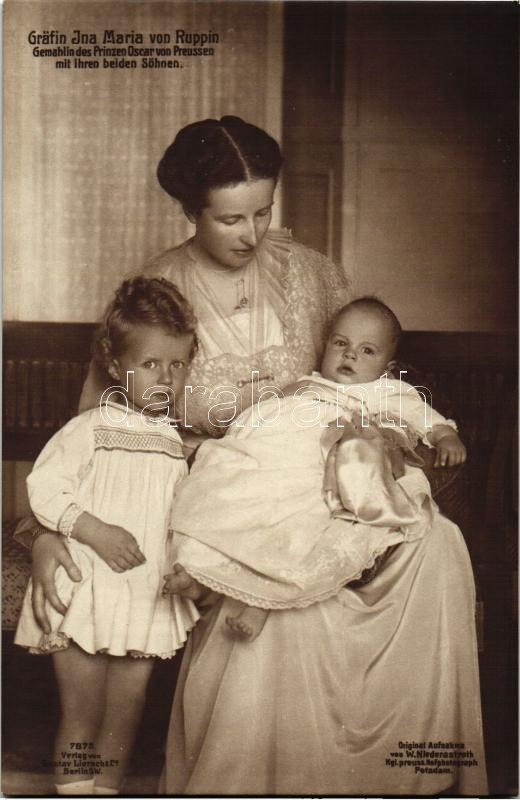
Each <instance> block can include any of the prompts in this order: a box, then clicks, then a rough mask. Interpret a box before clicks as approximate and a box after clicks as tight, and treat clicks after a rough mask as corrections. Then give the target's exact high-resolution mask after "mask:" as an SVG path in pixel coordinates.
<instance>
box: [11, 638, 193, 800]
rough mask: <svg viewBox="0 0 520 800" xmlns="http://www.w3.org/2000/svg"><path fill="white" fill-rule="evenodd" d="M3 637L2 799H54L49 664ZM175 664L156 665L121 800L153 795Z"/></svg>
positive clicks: (54, 703)
mask: <svg viewBox="0 0 520 800" xmlns="http://www.w3.org/2000/svg"><path fill="white" fill-rule="evenodd" d="M12 638H13V635H12V633H5V632H4V634H3V637H2V664H3V667H2V670H3V680H2V691H3V714H2V751H3V757H2V785H1V792H2V795H10V796H24V795H25V796H30V797H33V796H42V795H49V794H51V795H52V794H54V792H55V790H54V784H53V776H52V769H51V768H50V767H46V766H45V764H46V762H48V760H49V759H50V754H51V751H52V739H53V736H54V730H55V728H56V724H57V720H58V715H57V709H58V698H57V694H56V687H55V681H54V675H53V672H52V665H51V660H50V659H49V658H47V657H39V656H29V655H28V654H27V653H25V652H24V651H22V650H21V649H20V648H18V647H15V646H14V645H13V643H12ZM179 664H180V659H179V658H176V659H174V660H173V662H171V661H169V662H157V664H156V666H155V669H154V672H153V675H152V679H151V681H150V685H149V689H148V696H147V704H146V708H145V711H144V714H143V722H142V724H141V727H140V729H139V732H138V735H137V741H136V744H135V747H134V754H133V757H132V762H131V765H130V770H129V775H128V777H127V779H126V781H125V784H124V785H123V787H122V794H123V795H124V796H139V795H145V796H150V795H154V794H156V793H157V786H158V782H159V777H160V773H161V768H162V762H163V750H164V743H165V740H166V731H167V726H168V719H169V713H170V709H171V704H172V698H173V688H174V684H175V680H176V676H177V673H178V668H179Z"/></svg>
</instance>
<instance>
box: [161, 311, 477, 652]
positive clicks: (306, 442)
mask: <svg viewBox="0 0 520 800" xmlns="http://www.w3.org/2000/svg"><path fill="white" fill-rule="evenodd" d="M400 331H401V328H400V325H399V322H398V320H397V318H396V317H395V315H394V314H393V312H392V311H391V310H390V309H389V308H388V307H387V306H386V305H384V304H383V303H381V302H380V301H379V300H377V299H375V298H371V297H365V298H360V299H359V300H356V301H353V302H352V303H349V304H348V305H347V306H345V307H344V308H342V309H341V310H340V311H339V312H338V313H337V315H336V316H335V318H334V320H333V322H332V325H331V330H330V335H329V337H328V340H327V344H326V348H325V353H324V355H323V359H322V362H321V372H320V373H315V374H314V375H313V376H311V377H310V378H305V379H302V381H300V382H299V383H298V384H297V385H296V386H293V387H290V391H291V393H293V394H292V396H290V397H285V398H284V399H283V400H282V401H278V400H276V399H273V400H269V401H266V402H265V403H262V404H261V405H260V406H259V407H258V408H256V409H255V408H253V409H250V410H248V411H247V412H245V413H244V414H242V415H241V416H240V417H239V418H238V419H237V420H236V422H235V423H234V424H233V425H232V426H231V428H230V429H229V431H228V433H227V435H226V436H225V437H224V439H223V440H221V441H220V442H211V443H205V444H204V445H203V446H202V447H201V449H200V451H199V454H198V455H197V458H196V461H195V465H194V468H193V470H192V474H191V475H190V478H189V479H188V480H187V481H186V482H185V483H184V484H183V485H182V486H181V487H180V488H179V492H178V498H177V500H178V502H177V503H176V505H175V508H174V514H173V522H172V525H173V527H174V528H175V530H176V531H179V532H180V535H179V549H178V552H177V559H178V561H179V562H180V563H181V564H182V566H181V565H180V564H177V565H176V566H175V572H174V573H173V574H172V575H170V576H168V577H167V580H166V586H165V591H166V592H168V591H171V592H180V593H182V594H186V595H187V596H195V595H196V594H197V592H198V585H197V582H198V584H202V585H203V586H206V587H208V588H210V589H213V590H216V591H218V592H221V593H223V594H227V595H229V596H231V597H234V598H236V599H237V600H239V601H241V603H243V604H245V606H240V607H239V610H238V612H237V614H236V615H234V616H230V617H228V618H227V624H228V626H229V628H230V631H232V633H233V634H234V635H236V636H239V637H241V638H246V639H253V638H255V637H256V636H257V635H258V634H259V632H260V631H261V629H262V626H263V624H264V622H265V618H266V615H267V610H268V609H276V608H288V607H297V606H304V605H308V604H310V603H313V602H317V601H319V600H322V599H324V598H325V597H327V596H331V595H333V594H335V593H337V592H338V591H339V589H340V588H341V587H342V586H343V585H344V584H345V583H347V582H349V581H351V580H354V579H356V578H358V577H359V576H360V575H361V573H362V572H363V571H364V570H365V569H368V568H370V567H372V566H373V565H374V563H375V562H376V560H377V559H378V558H379V557H380V556H382V555H383V553H385V551H387V550H388V548H389V547H391V546H392V545H395V544H399V543H400V542H403V541H413V540H414V539H416V538H418V537H421V536H424V535H426V534H427V533H428V530H429V529H430V527H431V526H432V525H434V524H437V522H438V519H439V517H440V515H439V514H438V512H437V509H436V506H435V504H434V503H433V501H432V500H431V497H430V491H429V485H428V482H427V480H426V478H425V476H424V474H423V472H422V471H421V470H419V469H417V466H413V465H414V464H417V458H416V457H415V455H414V454H413V447H414V446H415V444H416V442H417V438H421V439H422V440H423V441H424V442H425V443H426V444H428V445H430V446H435V447H436V448H437V460H436V464H437V465H449V466H452V465H455V464H459V463H462V462H463V461H464V460H465V457H466V454H465V448H464V445H463V444H462V442H461V441H460V439H459V437H458V435H457V432H456V428H455V425H454V423H453V422H450V421H447V420H445V419H444V417H442V416H441V415H440V414H438V413H437V412H435V411H434V410H433V409H432V408H430V407H429V406H427V405H426V403H425V402H424V400H423V397H422V396H421V395H420V394H419V392H418V391H417V390H416V389H415V388H414V387H411V386H409V385H408V384H406V383H404V382H403V381H401V380H396V379H391V378H390V379H387V378H386V375H387V374H389V373H391V372H392V370H393V369H394V368H395V361H394V360H393V359H394V354H395V351H396V347H397V344H398V341H399V335H400ZM381 376H384V377H383V378H382V379H380V377H381ZM285 393H286V394H287V393H288V390H287V389H286V390H285ZM276 404H278V405H277V406H276ZM270 410H272V411H273V412H274V413H273V414H272V418H271V419H269V418H268V417H269V411H270ZM276 412H277V413H276ZM261 423H263V424H261ZM401 452H404V453H405V456H406V461H408V463H407V464H404V463H403V459H402V458H401V459H399V458H396V455H399V454H400V453H401ZM399 460H401V464H400V465H399ZM324 475H325V480H324ZM396 478H397V480H396ZM202 494H204V498H205V499H204V500H199V501H198V503H197V505H196V506H195V505H194V504H195V500H196V498H197V497H199V498H200V497H201V495H202Z"/></svg>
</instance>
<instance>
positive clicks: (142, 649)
mask: <svg viewBox="0 0 520 800" xmlns="http://www.w3.org/2000/svg"><path fill="white" fill-rule="evenodd" d="M187 474H188V468H187V465H186V461H185V459H184V456H183V452H182V442H181V439H180V437H179V434H178V432H177V430H176V428H175V427H174V426H172V425H170V424H168V423H162V424H160V423H159V422H157V421H154V420H153V418H150V417H141V414H140V413H138V412H135V411H132V410H129V411H128V412H126V409H124V408H123V407H122V406H120V405H116V404H112V403H109V404H107V405H105V406H103V409H102V410H101V409H100V408H99V407H98V408H95V409H93V410H91V411H87V412H85V413H84V414H81V415H79V416H78V417H75V418H74V419H72V420H71V421H70V422H69V423H68V424H67V425H65V427H64V428H62V429H61V430H60V431H58V433H57V434H56V435H55V436H53V438H52V439H51V440H50V442H48V444H47V445H46V447H45V448H44V449H43V451H42V452H41V454H40V456H39V457H38V459H37V461H36V463H35V466H34V469H33V471H32V472H31V474H30V476H29V478H28V481H27V483H28V491H29V499H30V503H31V508H32V510H33V512H34V514H35V516H36V517H37V518H38V520H39V521H40V522H41V523H42V524H43V525H45V526H46V527H48V528H50V529H51V530H54V531H60V532H61V533H67V531H68V529H69V528H71V527H72V525H73V523H74V521H75V520H76V519H77V517H78V515H79V513H81V511H87V512H89V513H90V514H93V515H94V516H96V517H98V518H99V519H101V520H102V521H103V522H106V523H108V524H112V525H118V526H120V527H122V528H124V529H125V530H127V531H129V532H130V533H131V534H132V535H133V536H134V537H135V539H136V540H137V542H138V544H139V547H140V548H141V551H142V552H143V553H144V555H145V557H146V562H145V563H144V564H142V565H140V566H138V567H134V568H133V569H129V570H127V571H126V572H123V573H117V572H114V571H113V570H112V569H111V568H110V567H109V566H108V565H107V564H106V563H105V562H104V561H103V560H102V559H101V558H99V556H97V555H96V553H95V552H94V550H92V549H91V548H90V547H88V546H86V545H82V544H80V543H79V542H76V541H74V539H71V540H70V541H69V542H68V544H67V547H68V549H69V552H70V554H71V556H72V558H73V560H74V561H75V563H76V564H77V565H78V567H79V569H80V571H81V575H82V579H81V581H80V582H78V583H75V582H73V581H71V580H70V578H69V577H68V575H67V573H66V572H65V570H64V568H63V567H61V566H60V567H59V568H58V570H57V572H56V587H57V591H58V594H59V596H60V598H61V600H62V602H63V603H64V604H65V605H66V606H67V612H66V614H65V615H64V616H62V615H61V614H59V613H58V612H57V611H55V610H54V609H53V608H52V607H51V606H50V604H49V603H47V614H48V616H49V620H50V623H51V627H52V632H51V633H50V634H49V635H46V634H44V633H43V631H42V630H41V628H40V627H39V626H38V624H37V622H36V620H35V618H34V614H33V612H32V607H31V596H32V583H29V586H28V588H27V592H26V595H25V599H24V604H23V608H22V613H21V616H20V620H19V623H18V629H17V632H16V637H15V642H16V643H17V644H19V645H22V646H23V647H27V648H29V649H30V650H31V652H36V653H46V652H52V651H55V650H60V649H64V648H65V647H68V645H69V643H70V640H73V641H74V642H75V643H76V644H78V645H79V646H80V647H81V648H82V649H83V650H85V651H86V652H88V653H96V652H106V653H108V654H110V655H114V656H123V655H126V654H131V655H137V656H141V655H142V656H159V657H161V658H169V657H171V656H173V655H174V653H175V651H176V650H177V649H178V648H179V647H181V646H182V645H183V644H184V642H185V641H186V637H187V633H188V631H189V630H190V629H191V628H192V627H193V625H194V624H195V622H196V621H197V619H198V613H197V610H196V608H195V606H194V605H193V603H192V602H191V601H186V600H183V599H181V598H179V597H173V596H168V597H163V596H162V594H161V589H162V585H163V576H164V575H165V574H166V573H167V572H169V571H171V567H172V564H173V561H172V557H171V546H172V541H171V539H172V533H171V531H170V530H169V527H168V526H169V518H170V512H171V505H172V498H173V490H174V486H175V484H176V483H178V481H179V480H181V479H182V478H184V477H185V476H186V475H187Z"/></svg>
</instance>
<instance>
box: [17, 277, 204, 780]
mask: <svg viewBox="0 0 520 800" xmlns="http://www.w3.org/2000/svg"><path fill="white" fill-rule="evenodd" d="M195 325H196V321H195V318H194V315H193V312H192V309H191V307H190V306H189V304H188V303H187V301H186V300H185V299H184V298H183V297H182V295H181V294H180V292H179V291H178V290H177V288H176V287H175V286H174V285H173V284H171V283H169V281H166V280H164V279H156V278H153V279H146V278H142V277H139V278H136V279H134V280H130V281H125V282H124V283H123V284H122V286H121V287H120V289H119V290H118V291H117V292H116V296H115V299H114V300H113V302H112V303H111V304H110V306H109V307H108V309H107V311H106V313H105V317H104V321H103V323H102V326H101V329H100V335H99V336H98V339H97V342H96V354H95V356H96V358H97V360H98V361H99V362H101V364H102V365H104V367H105V368H106V370H107V371H108V373H109V375H110V377H111V378H112V379H113V381H114V383H117V384H118V386H114V387H112V388H111V390H108V391H107V392H106V393H105V395H104V396H103V398H102V400H101V402H100V404H99V407H98V408H95V409H93V410H91V411H87V412H85V413H84V414H81V415H79V416H77V417H75V418H74V419H72V420H71V421H70V422H69V423H68V424H67V425H65V427H64V428H62V429H61V430H60V431H58V433H57V434H56V435H55V436H54V437H53V438H52V439H51V440H50V441H49V442H48V444H47V445H46V447H45V448H44V449H43V451H42V452H41V454H40V456H39V457H38V459H37V461H36V463H35V465H34V469H33V471H32V472H31V474H30V475H29V477H28V480H27V484H28V492H29V500H30V504H31V508H32V511H33V513H34V514H35V516H36V517H37V518H38V520H39V521H40V523H41V524H42V525H44V526H46V527H47V528H50V529H51V530H54V531H58V532H59V533H61V534H62V535H63V536H64V537H66V539H67V547H68V549H69V551H70V554H71V556H72V558H73V559H74V561H75V563H76V564H77V565H78V567H79V569H80V571H81V576H82V577H81V580H80V581H79V582H78V583H74V582H73V581H71V580H70V578H69V577H68V575H67V573H66V572H65V570H64V569H63V567H60V568H59V569H58V571H57V574H56V583H57V590H58V594H59V596H60V599H61V600H62V602H63V603H64V604H65V606H66V607H67V610H66V613H65V614H64V615H61V614H59V613H58V612H57V611H56V610H55V609H54V608H52V607H51V606H50V604H47V614H48V616H49V619H50V622H51V628H52V630H51V633H49V634H46V633H44V632H43V631H42V630H41V628H40V627H39V626H38V624H37V622H36V620H35V618H34V615H33V612H32V608H31V592H32V585H31V583H30V584H29V586H28V589H27V592H26V596H25V599H24V604H23V609H22V613H21V617H20V621H19V624H18V629H17V632H16V638H15V641H16V643H17V644H19V645H22V646H23V647H26V648H28V649H29V651H30V652H32V653H52V658H53V662H54V668H55V673H56V678H57V682H58V688H59V695H60V705H61V718H60V724H59V729H58V732H57V736H56V741H55V758H54V760H55V762H56V763H57V764H58V766H57V768H56V784H57V785H56V788H57V792H58V794H68V795H71V794H117V791H118V787H119V785H120V782H121V780H122V777H123V775H124V770H125V766H126V764H127V762H128V758H129V755H130V750H131V747H132V743H133V740H134V736H135V733H136V730H137V725H138V723H139V720H140V716H141V711H142V708H143V704H144V699H145V690H146V686H147V682H148V679H149V677H150V673H151V670H152V665H153V658H151V657H152V656H153V657H158V658H171V657H172V656H173V655H174V653H175V651H176V650H177V649H178V648H180V647H181V646H182V645H183V643H184V642H185V640H186V636H187V633H188V631H189V630H190V629H191V628H192V627H193V625H194V623H195V622H196V620H197V618H198V613H197V611H196V609H195V607H194V605H193V604H192V602H191V601H190V600H186V599H183V598H178V597H172V598H169V597H168V598H167V597H165V596H163V595H162V593H161V583H162V576H163V573H164V566H165V564H167V563H171V552H170V550H171V531H170V530H169V527H168V524H169V519H170V506H171V498H172V497H173V489H174V486H175V485H176V483H177V482H178V481H179V480H181V479H182V478H184V477H185V476H186V475H187V472H188V469H187V465H186V462H185V460H184V457H183V452H182V443H181V440H180V437H179V434H178V433H177V430H176V427H175V420H174V419H173V417H174V415H175V399H176V397H177V396H178V395H179V393H182V392H183V390H184V378H185V374H186V369H187V366H188V364H189V363H190V360H191V358H192V356H193V354H194V352H195V350H196V344H197V342H196V335H195ZM71 742H73V743H80V746H81V747H84V748H85V753H86V756H85V755H83V757H87V758H91V763H92V765H93V766H95V767H99V768H101V775H100V776H99V778H98V777H97V776H96V778H95V782H94V779H92V778H89V779H82V780H78V779H77V775H69V774H67V773H66V771H65V769H64V767H66V766H67V763H68V762H67V761H66V756H63V755H62V753H63V752H65V753H66V754H68V753H69V752H70V747H71V744H70V743H71ZM64 762H65V763H64ZM86 766H87V765H86Z"/></svg>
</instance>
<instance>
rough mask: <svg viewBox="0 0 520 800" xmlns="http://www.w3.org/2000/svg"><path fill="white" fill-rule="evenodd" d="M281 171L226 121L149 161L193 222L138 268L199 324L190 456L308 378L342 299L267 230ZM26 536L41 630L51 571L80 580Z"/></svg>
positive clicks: (51, 542)
mask: <svg viewBox="0 0 520 800" xmlns="http://www.w3.org/2000/svg"><path fill="white" fill-rule="evenodd" d="M281 165H282V155H281V152H280V148H279V146H278V144H277V142H276V141H275V140H274V139H273V138H272V137H271V136H269V135H268V134H267V133H266V132H265V131H263V130H261V129H260V128H258V127H256V126H255V125H250V124H248V123H246V122H244V121H243V120H241V119H239V118H238V117H229V116H228V117H223V118H222V119H221V120H220V121H219V120H213V119H208V120H202V121H200V122H195V123H193V124H191V125H188V126H186V127H185V128H183V129H182V130H181V131H179V133H178V134H177V136H176V138H175V140H174V142H173V143H172V144H171V145H170V146H169V147H168V148H167V150H166V152H165V153H164V156H163V158H162V159H161V161H160V163H159V167H158V170H157V174H158V179H159V182H160V184H161V186H162V187H163V189H164V190H165V191H166V192H167V193H168V194H169V195H170V196H171V197H173V198H174V199H175V200H177V201H178V202H180V204H181V205H182V207H183V209H184V212H185V214H186V215H187V217H188V219H189V220H190V221H191V222H193V223H194V224H195V235H194V237H193V238H191V239H189V240H188V241H186V242H184V244H182V245H180V247H176V248H174V249H172V250H168V251H166V252H165V253H162V254H161V255H160V256H159V257H158V258H156V259H154V260H153V261H152V263H151V264H150V265H149V267H148V268H147V270H146V272H147V273H148V274H150V275H157V276H161V275H162V276H163V277H165V278H168V280H171V281H172V282H173V283H175V284H176V285H177V286H178V287H179V289H180V290H181V292H182V293H183V294H184V296H185V297H186V298H187V299H188V300H189V301H190V302H191V304H192V306H193V307H194V310H195V314H196V316H197V319H198V329H197V330H198V338H199V352H198V354H197V356H196V357H195V359H194V361H193V362H192V365H191V368H190V373H189V375H188V378H187V384H188V385H191V387H192V391H188V392H187V394H186V404H185V411H184V414H183V417H184V420H183V421H184V423H185V425H184V427H185V432H184V433H183V439H184V442H185V445H186V449H187V451H188V452H189V451H190V450H191V451H193V450H194V449H195V447H196V446H197V444H198V443H199V442H200V441H201V434H204V435H206V436H207V435H212V436H222V435H223V434H224V433H225V429H226V426H227V425H228V424H229V422H231V420H232V419H233V417H234V416H236V414H237V413H239V412H240V411H241V410H242V409H244V408H247V407H248V406H250V405H252V404H253V403H254V402H256V401H257V400H258V399H259V397H260V396H261V395H262V393H264V396H265V393H266V392H270V391H276V390H278V389H279V388H281V387H283V386H286V385H287V384H288V383H290V382H291V381H294V380H296V379H297V378H298V377H300V376H301V375H304V374H306V373H308V372H309V371H310V370H312V369H314V368H315V367H316V366H317V365H318V363H319V356H320V348H321V346H322V341H323V332H324V330H325V327H326V324H327V321H328V320H329V319H330V318H331V317H332V315H333V314H334V312H335V311H336V310H337V309H338V308H340V307H341V306H342V305H343V304H344V303H345V302H346V301H347V300H348V299H349V287H348V281H347V279H346V277H345V275H344V273H343V271H342V270H341V269H339V268H338V267H337V266H336V265H334V264H333V263H332V262H331V261H329V260H328V259H327V258H325V257H324V256H323V255H321V254H320V253H317V252H315V251H314V250H310V249H309V248H307V247H304V246H303V245H300V244H297V243H296V242H294V241H293V240H292V238H291V235H290V233H289V232H288V231H285V230H281V231H270V230H269V224H270V221H271V209H272V205H273V195H274V190H275V186H276V183H277V180H278V176H279V172H280V168H281ZM269 387H271V388H269ZM105 388H106V383H105V382H104V378H103V376H101V375H100V374H99V373H97V372H96V368H95V367H94V366H92V367H91V370H90V372H89V376H88V378H87V381H86V384H85V387H84V390H83V393H82V396H81V399H80V408H79V410H80V411H83V410H86V409H88V408H92V407H94V406H95V405H96V404H97V403H98V402H99V398H100V396H101V394H102V392H103V390H104V389H105ZM33 531H34V533H33V536H34V535H36V536H37V537H38V538H37V539H33V562H34V564H33V582H34V590H33V598H34V599H33V602H34V611H35V614H36V618H37V619H38V621H39V622H40V625H41V626H42V627H43V628H44V630H46V631H48V630H49V625H48V620H47V615H46V613H45V604H44V599H45V597H46V598H47V599H48V600H49V602H50V603H51V604H52V605H53V606H54V607H55V608H56V609H57V610H58V611H61V612H62V613H63V611H64V608H63V605H62V603H61V601H60V599H59V597H58V595H57V594H56V591H55V586H54V572H55V570H56V567H57V565H58V564H63V566H64V567H65V568H66V569H67V571H68V572H69V574H70V576H71V578H73V579H74V578H76V579H77V576H78V573H77V569H76V567H75V565H74V564H73V562H72V561H71V559H70V557H69V555H68V552H67V551H66V548H65V547H64V546H63V544H62V542H61V541H60V540H59V539H57V538H56V537H55V536H54V535H53V534H49V535H46V534H45V530H44V529H42V528H37V527H35V526H33ZM43 534H45V535H43ZM136 565H137V564H135V565H131V566H136ZM121 567H122V568H127V567H128V564H126V563H122V564H121Z"/></svg>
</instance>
